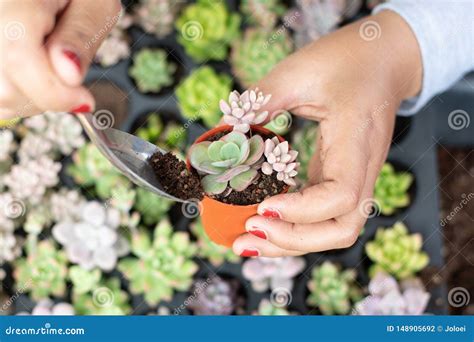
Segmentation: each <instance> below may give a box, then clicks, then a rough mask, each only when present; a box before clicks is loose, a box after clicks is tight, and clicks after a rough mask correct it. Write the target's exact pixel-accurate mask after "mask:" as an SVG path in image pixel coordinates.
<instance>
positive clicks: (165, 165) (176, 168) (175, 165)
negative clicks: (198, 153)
mask: <svg viewBox="0 0 474 342" xmlns="http://www.w3.org/2000/svg"><path fill="white" fill-rule="evenodd" d="M150 163H151V165H152V167H153V170H154V171H155V174H156V177H157V178H158V180H159V181H160V183H161V185H162V186H163V189H164V190H165V191H166V192H167V193H169V194H171V195H173V196H175V197H177V198H180V199H182V200H190V199H193V200H201V199H202V198H203V197H204V190H203V189H202V186H201V180H200V179H199V176H198V175H197V174H196V173H194V172H189V171H188V170H187V168H186V163H185V162H184V161H182V160H179V159H178V158H176V156H175V155H173V154H172V153H171V152H167V153H165V154H162V153H160V152H157V153H155V154H154V155H152V156H151V158H150Z"/></svg>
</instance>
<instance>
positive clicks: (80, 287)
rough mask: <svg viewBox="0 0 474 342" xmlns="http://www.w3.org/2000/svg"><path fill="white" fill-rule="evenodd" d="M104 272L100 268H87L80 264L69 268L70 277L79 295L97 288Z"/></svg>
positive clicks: (75, 292) (74, 289)
mask: <svg viewBox="0 0 474 342" xmlns="http://www.w3.org/2000/svg"><path fill="white" fill-rule="evenodd" d="M101 277H102V273H101V271H100V270H99V269H98V268H95V269H93V270H86V269H84V268H82V267H80V266H71V267H70V268H69V279H70V280H71V282H72V285H73V292H74V294H77V295H82V294H84V293H87V292H90V291H92V290H93V289H95V288H96V287H97V286H98V285H99V282H100V280H101Z"/></svg>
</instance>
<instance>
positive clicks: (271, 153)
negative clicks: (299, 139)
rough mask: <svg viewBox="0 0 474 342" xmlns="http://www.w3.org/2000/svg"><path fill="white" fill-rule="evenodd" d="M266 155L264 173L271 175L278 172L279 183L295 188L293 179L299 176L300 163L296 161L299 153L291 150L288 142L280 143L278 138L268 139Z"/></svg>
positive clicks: (263, 165)
mask: <svg viewBox="0 0 474 342" xmlns="http://www.w3.org/2000/svg"><path fill="white" fill-rule="evenodd" d="M264 154H265V158H266V161H265V162H264V163H263V164H262V172H263V173H264V174H266V175H271V174H272V173H273V171H276V172H277V179H278V180H279V181H283V182H285V183H286V184H288V185H291V186H295V185H296V182H295V180H294V179H293V178H294V177H295V176H296V175H297V174H298V171H297V168H298V167H299V165H300V163H298V162H296V161H295V160H296V157H297V156H298V152H297V151H294V150H290V147H289V145H288V141H283V142H280V141H279V140H278V138H277V137H273V138H272V139H267V140H266V141H265V151H264Z"/></svg>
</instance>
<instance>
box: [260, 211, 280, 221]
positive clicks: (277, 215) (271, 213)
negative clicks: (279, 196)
mask: <svg viewBox="0 0 474 342" xmlns="http://www.w3.org/2000/svg"><path fill="white" fill-rule="evenodd" d="M262 215H263V216H264V217H268V218H277V219H281V214H280V212H279V211H278V210H275V209H265V210H264V211H263V214H262Z"/></svg>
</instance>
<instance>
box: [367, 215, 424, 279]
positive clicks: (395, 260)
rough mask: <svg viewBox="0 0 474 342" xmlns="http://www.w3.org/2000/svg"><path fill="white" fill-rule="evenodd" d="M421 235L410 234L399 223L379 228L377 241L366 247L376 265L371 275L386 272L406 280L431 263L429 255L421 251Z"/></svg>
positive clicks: (373, 266)
mask: <svg viewBox="0 0 474 342" xmlns="http://www.w3.org/2000/svg"><path fill="white" fill-rule="evenodd" d="M422 245H423V237H422V236H421V234H418V233H417V234H408V229H407V227H406V226H405V225H404V224H403V223H402V222H397V223H395V224H394V225H393V227H391V228H382V227H380V228H378V229H377V233H376V234H375V239H374V240H373V241H370V242H368V243H367V244H366V245H365V252H366V253H367V256H368V257H369V259H370V260H372V262H373V263H374V264H373V265H372V266H371V267H370V269H369V274H370V276H371V277H373V276H374V275H375V274H377V272H378V271H385V272H386V273H389V274H391V275H393V276H395V277H396V278H398V279H406V278H408V277H410V276H413V275H414V274H415V273H417V272H419V271H421V270H422V269H423V268H425V267H426V265H428V263H429V257H428V254H426V253H425V252H423V251H422V250H421V247H422Z"/></svg>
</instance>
